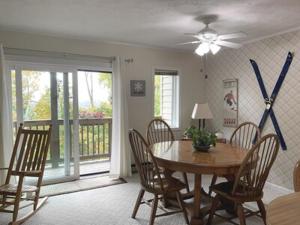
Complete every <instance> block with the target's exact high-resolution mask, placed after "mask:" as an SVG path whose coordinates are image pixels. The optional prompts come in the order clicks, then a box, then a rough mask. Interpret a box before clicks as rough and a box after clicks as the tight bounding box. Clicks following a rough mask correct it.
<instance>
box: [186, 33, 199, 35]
mask: <svg viewBox="0 0 300 225" xmlns="http://www.w3.org/2000/svg"><path fill="white" fill-rule="evenodd" d="M184 35H188V36H196V35H198V33H184Z"/></svg>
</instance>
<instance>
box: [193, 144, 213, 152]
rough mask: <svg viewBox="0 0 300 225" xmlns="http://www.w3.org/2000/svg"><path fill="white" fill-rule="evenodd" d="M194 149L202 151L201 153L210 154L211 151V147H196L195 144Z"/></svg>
mask: <svg viewBox="0 0 300 225" xmlns="http://www.w3.org/2000/svg"><path fill="white" fill-rule="evenodd" d="M193 147H194V149H195V150H197V151H201V152H208V151H209V149H210V145H195V144H193Z"/></svg>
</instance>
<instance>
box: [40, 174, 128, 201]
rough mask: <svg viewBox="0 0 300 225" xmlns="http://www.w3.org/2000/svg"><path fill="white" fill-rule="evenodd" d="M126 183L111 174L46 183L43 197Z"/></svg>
mask: <svg viewBox="0 0 300 225" xmlns="http://www.w3.org/2000/svg"><path fill="white" fill-rule="evenodd" d="M123 183H126V181H125V180H124V179H122V178H121V179H112V178H110V177H109V176H93V177H85V178H81V179H80V180H76V181H72V182H65V183H60V184H52V185H46V186H43V187H42V188H41V194H40V195H41V197H44V196H55V195H62V194H68V193H73V192H78V191H86V190H92V189H95V188H101V187H107V186H111V185H116V184H123Z"/></svg>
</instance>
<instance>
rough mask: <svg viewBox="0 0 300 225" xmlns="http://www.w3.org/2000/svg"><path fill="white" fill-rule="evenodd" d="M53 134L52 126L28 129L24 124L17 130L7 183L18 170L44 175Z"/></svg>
mask: <svg viewBox="0 0 300 225" xmlns="http://www.w3.org/2000/svg"><path fill="white" fill-rule="evenodd" d="M50 136H51V126H50V127H49V129H48V130H28V129H24V128H23V124H20V127H19V129H18V132H17V136H16V140H15V145H14V148H13V152H12V157H11V161H10V164H9V170H8V175H7V178H6V184H9V182H10V177H11V176H12V175H17V173H18V172H32V171H39V172H40V173H41V176H42V175H43V172H44V168H45V164H46V159H47V154H48V149H49V144H50Z"/></svg>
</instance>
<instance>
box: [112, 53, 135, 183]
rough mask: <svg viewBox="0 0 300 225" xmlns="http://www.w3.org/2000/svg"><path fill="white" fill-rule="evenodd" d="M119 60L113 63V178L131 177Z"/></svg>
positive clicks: (122, 80)
mask: <svg viewBox="0 0 300 225" xmlns="http://www.w3.org/2000/svg"><path fill="white" fill-rule="evenodd" d="M120 64H121V62H120V58H119V57H116V58H115V59H114V61H113V116H112V149H111V166H110V175H111V177H113V178H119V177H126V176H130V175H131V162H130V151H129V141H128V109H127V103H126V83H125V79H124V76H122V75H121V65H120Z"/></svg>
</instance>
